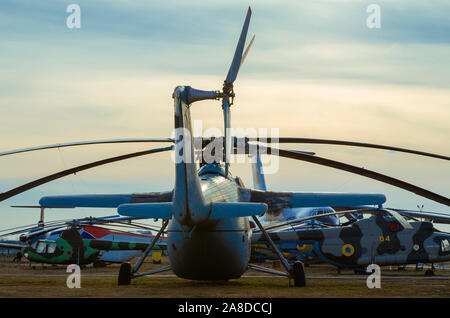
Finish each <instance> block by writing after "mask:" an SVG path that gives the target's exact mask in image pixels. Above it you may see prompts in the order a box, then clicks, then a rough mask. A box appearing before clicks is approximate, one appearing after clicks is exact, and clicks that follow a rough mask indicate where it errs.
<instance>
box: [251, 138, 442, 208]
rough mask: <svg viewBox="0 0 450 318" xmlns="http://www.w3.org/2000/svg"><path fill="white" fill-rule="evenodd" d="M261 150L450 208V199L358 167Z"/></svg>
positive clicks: (291, 152)
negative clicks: (378, 184)
mask: <svg viewBox="0 0 450 318" xmlns="http://www.w3.org/2000/svg"><path fill="white" fill-rule="evenodd" d="M258 148H259V149H262V150H263V151H264V153H267V154H272V155H277V156H280V157H284V158H290V159H295V160H301V161H306V162H310V163H314V164H318V165H321V166H326V167H330V168H334V169H338V170H343V171H347V172H350V173H353V174H357V175H360V176H364V177H367V178H370V179H374V180H377V181H381V182H383V183H387V184H390V185H392V186H395V187H397V188H401V189H403V190H406V191H409V192H412V193H415V194H417V195H420V196H422V197H424V198H427V199H429V200H432V201H435V202H438V203H441V204H444V205H447V206H450V199H449V198H447V197H444V196H442V195H439V194H437V193H434V192H431V191H429V190H426V189H424V188H421V187H418V186H416V185H413V184H411V183H408V182H405V181H402V180H400V179H396V178H393V177H390V176H387V175H384V174H381V173H378V172H375V171H372V170H368V169H364V168H360V167H356V166H353V165H349V164H346V163H343V162H340V161H335V160H331V159H326V158H322V157H318V156H315V155H314V156H312V155H308V154H304V153H301V152H296V151H289V150H283V149H277V148H273V147H264V146H258Z"/></svg>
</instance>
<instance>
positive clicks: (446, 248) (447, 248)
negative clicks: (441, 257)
mask: <svg viewBox="0 0 450 318" xmlns="http://www.w3.org/2000/svg"><path fill="white" fill-rule="evenodd" d="M441 252H450V242H449V240H448V239H445V240H442V241H441Z"/></svg>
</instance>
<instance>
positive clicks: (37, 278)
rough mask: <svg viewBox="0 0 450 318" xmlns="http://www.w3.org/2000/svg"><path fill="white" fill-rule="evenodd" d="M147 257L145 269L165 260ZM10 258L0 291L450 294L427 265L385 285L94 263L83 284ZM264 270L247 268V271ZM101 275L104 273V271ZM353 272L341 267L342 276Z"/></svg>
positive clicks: (447, 283) (449, 286) (326, 270)
mask: <svg viewBox="0 0 450 318" xmlns="http://www.w3.org/2000/svg"><path fill="white" fill-rule="evenodd" d="M164 264H167V259H163V264H162V265H154V264H151V263H144V268H143V270H149V269H152V268H157V267H159V266H164ZM35 266H36V268H35V269H32V268H30V267H29V265H28V263H26V262H22V263H20V264H11V263H8V262H5V261H1V262H0V297H121V298H126V297H161V298H164V297H170V298H173V297H182V298H184V297H190V298H191V297H232V298H235V297H238V298H239V297H262V298H278V297H450V280H424V279H420V278H422V277H423V271H415V270H413V269H408V270H407V271H401V272H398V271H396V270H393V271H389V269H388V268H383V271H382V273H383V275H384V276H386V277H388V276H399V275H400V276H417V277H418V278H417V279H415V278H412V279H401V280H391V279H382V281H381V289H368V288H367V287H366V281H365V276H356V277H358V278H359V279H332V278H326V279H317V278H316V279H309V280H308V282H307V286H306V287H304V288H289V287H288V280H287V279H284V278H276V277H274V278H241V279H236V280H230V281H228V282H201V281H200V282H199V281H189V280H183V279H180V278H170V277H169V278H155V277H142V278H139V279H136V280H133V281H132V284H131V285H130V286H117V276H116V275H117V273H118V271H119V266H118V265H110V266H108V267H106V268H93V267H91V266H88V267H86V268H85V269H83V270H82V276H81V288H80V289H69V288H67V286H66V279H67V275H68V274H67V273H66V271H65V269H66V267H65V266H57V267H52V266H46V267H45V268H44V269H43V268H42V266H41V265H35ZM306 270H307V276H329V277H336V271H335V269H334V268H333V267H332V266H329V265H312V266H310V267H308V268H306ZM165 274H170V273H165ZM255 274H256V275H260V274H259V273H256V272H252V271H249V272H248V273H246V275H255ZM100 275H103V276H100ZM350 275H352V276H354V274H353V273H352V272H351V271H343V272H342V273H341V277H342V276H345V277H347V276H350ZM437 275H438V276H447V277H449V276H450V273H448V271H440V272H439V271H438V272H437Z"/></svg>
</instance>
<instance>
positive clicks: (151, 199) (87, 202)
mask: <svg viewBox="0 0 450 318" xmlns="http://www.w3.org/2000/svg"><path fill="white" fill-rule="evenodd" d="M172 193H173V191H166V192H150V193H135V194H86V195H61V196H46V197H42V198H41V199H40V200H39V204H40V205H41V206H42V207H47V206H48V207H51V206H57V207H83V208H117V207H118V206H119V205H121V204H127V203H156V202H172Z"/></svg>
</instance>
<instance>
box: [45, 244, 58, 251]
mask: <svg viewBox="0 0 450 318" xmlns="http://www.w3.org/2000/svg"><path fill="white" fill-rule="evenodd" d="M55 250H56V243H51V244H49V246H48V247H47V253H54V252H55Z"/></svg>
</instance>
